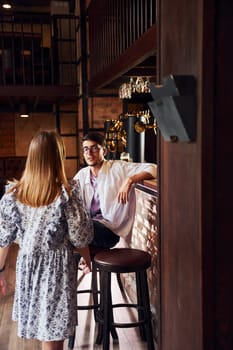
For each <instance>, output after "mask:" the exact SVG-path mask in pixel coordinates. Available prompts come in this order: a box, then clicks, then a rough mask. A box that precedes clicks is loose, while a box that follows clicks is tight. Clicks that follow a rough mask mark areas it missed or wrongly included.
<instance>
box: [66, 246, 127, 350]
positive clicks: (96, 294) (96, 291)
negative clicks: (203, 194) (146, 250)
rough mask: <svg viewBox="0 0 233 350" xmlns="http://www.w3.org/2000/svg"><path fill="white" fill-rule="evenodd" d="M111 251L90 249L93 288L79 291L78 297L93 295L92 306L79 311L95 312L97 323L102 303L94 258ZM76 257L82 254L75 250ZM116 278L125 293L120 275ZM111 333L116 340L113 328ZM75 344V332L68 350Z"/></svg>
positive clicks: (80, 306)
mask: <svg viewBox="0 0 233 350" xmlns="http://www.w3.org/2000/svg"><path fill="white" fill-rule="evenodd" d="M109 250H110V248H101V247H90V257H91V262H92V272H91V286H90V288H89V289H79V288H78V289H77V295H78V294H83V293H84V294H86V293H87V294H90V295H92V298H93V302H92V303H91V304H87V305H78V306H77V310H93V311H94V319H95V322H98V320H97V317H96V312H97V310H98V309H99V307H100V302H99V294H100V291H99V289H98V268H97V266H96V264H95V263H94V257H95V255H96V254H98V253H102V252H106V251H109ZM74 255H77V258H78V256H79V255H80V254H79V253H78V252H77V251H75V250H74ZM116 276H117V282H118V286H119V288H120V290H121V292H122V293H124V287H123V284H122V281H121V277H120V274H119V273H117V275H116ZM111 333H112V337H113V338H114V339H116V338H117V333H116V331H115V328H114V327H112V328H111ZM74 342H75V332H74V334H73V335H72V336H70V337H69V340H68V348H69V349H73V348H74Z"/></svg>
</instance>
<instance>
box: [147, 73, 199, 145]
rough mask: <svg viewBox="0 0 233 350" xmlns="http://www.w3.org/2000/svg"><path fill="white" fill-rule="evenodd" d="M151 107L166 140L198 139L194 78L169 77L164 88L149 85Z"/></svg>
mask: <svg viewBox="0 0 233 350" xmlns="http://www.w3.org/2000/svg"><path fill="white" fill-rule="evenodd" d="M150 92H151V95H152V97H153V100H154V101H152V102H148V105H149V108H150V110H151V112H152V114H153V116H154V118H155V119H156V121H157V124H158V127H159V129H160V131H161V134H162V136H163V137H164V139H165V141H172V142H176V141H184V142H191V141H195V139H196V99H195V96H196V81H195V78H194V77H193V76H186V75H184V76H173V75H169V76H168V77H165V78H164V79H163V85H157V86H156V85H154V84H150Z"/></svg>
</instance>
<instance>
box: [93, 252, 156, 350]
mask: <svg viewBox="0 0 233 350" xmlns="http://www.w3.org/2000/svg"><path fill="white" fill-rule="evenodd" d="M94 264H95V265H96V268H97V269H98V270H99V272H100V309H99V310H98V311H97V313H96V317H97V321H98V323H99V328H98V334H97V338H96V344H98V345H99V344H101V343H102V342H103V350H109V340H110V332H111V329H112V327H114V328H115V327H116V328H130V327H139V330H140V335H141V337H142V339H143V340H145V341H146V342H147V347H148V350H154V349H155V347H154V340H153V332H152V324H151V310H150V300H149V290H148V282H147V273H146V270H147V268H148V267H150V266H151V256H150V254H148V253H147V252H145V251H142V250H138V249H131V248H115V249H111V250H108V251H103V252H100V253H97V254H96V255H95V256H94ZM130 272H134V273H135V277H136V291H137V303H136V304H129V303H128V304H127V303H123V304H122V303H121V304H113V303H112V293H111V274H112V273H117V274H119V273H130ZM117 307H135V308H136V309H137V311H138V320H137V322H128V323H122V322H121V323H117V322H114V317H113V308H117Z"/></svg>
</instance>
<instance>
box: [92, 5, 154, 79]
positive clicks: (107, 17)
mask: <svg viewBox="0 0 233 350" xmlns="http://www.w3.org/2000/svg"><path fill="white" fill-rule="evenodd" d="M87 14H88V23H89V55H90V79H89V80H90V81H92V80H94V79H95V77H97V76H99V75H100V74H101V72H102V71H104V70H106V69H108V67H110V66H113V65H114V63H115V62H116V61H117V60H119V59H120V57H121V56H122V55H124V53H125V52H127V50H128V49H129V48H130V47H132V46H134V45H135V43H136V42H137V41H139V40H140V38H142V37H143V36H145V34H146V33H147V31H148V30H149V29H150V28H152V27H154V25H155V22H156V1H155V0H115V1H112V0H95V1H92V2H91V4H90V6H89V8H88V10H87ZM154 40H155V43H156V39H154Z"/></svg>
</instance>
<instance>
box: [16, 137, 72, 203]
mask: <svg viewBox="0 0 233 350" xmlns="http://www.w3.org/2000/svg"><path fill="white" fill-rule="evenodd" d="M64 159H65V147H64V144H63V141H62V138H61V137H60V136H59V135H58V134H57V133H56V132H54V131H40V132H38V133H37V134H36V135H35V136H34V137H33V139H32V141H31V143H30V146H29V151H28V156H27V161H26V166H25V170H24V172H23V175H22V177H21V179H20V180H19V181H18V182H17V183H16V185H15V186H14V187H13V188H11V189H10V192H12V191H14V192H15V196H16V198H17V200H19V201H20V202H21V203H23V204H26V205H30V206H32V207H40V206H43V205H48V204H50V203H52V202H53V201H54V200H55V199H56V198H57V197H58V195H59V194H60V191H61V186H62V184H63V185H64V187H65V189H66V190H67V192H68V194H69V195H70V186H69V183H68V180H67V177H66V174H65V169H64Z"/></svg>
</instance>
